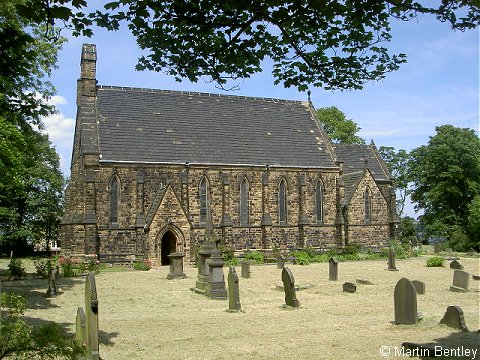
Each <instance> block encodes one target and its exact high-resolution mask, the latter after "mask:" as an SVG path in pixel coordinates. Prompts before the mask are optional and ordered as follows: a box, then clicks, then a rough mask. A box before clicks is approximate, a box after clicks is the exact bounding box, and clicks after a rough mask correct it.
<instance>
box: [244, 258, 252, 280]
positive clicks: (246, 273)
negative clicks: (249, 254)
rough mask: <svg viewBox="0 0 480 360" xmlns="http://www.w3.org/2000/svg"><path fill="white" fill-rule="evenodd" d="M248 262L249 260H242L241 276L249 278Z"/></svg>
mask: <svg viewBox="0 0 480 360" xmlns="http://www.w3.org/2000/svg"><path fill="white" fill-rule="evenodd" d="M250 275H251V274H250V262H249V261H246V260H244V261H242V278H244V279H250Z"/></svg>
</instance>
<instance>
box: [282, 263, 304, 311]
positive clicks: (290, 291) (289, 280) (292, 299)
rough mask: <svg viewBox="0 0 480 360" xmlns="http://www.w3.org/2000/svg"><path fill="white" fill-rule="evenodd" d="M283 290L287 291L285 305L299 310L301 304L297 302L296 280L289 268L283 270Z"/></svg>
mask: <svg viewBox="0 0 480 360" xmlns="http://www.w3.org/2000/svg"><path fill="white" fill-rule="evenodd" d="M282 281H283V289H284V290H285V304H286V305H287V306H291V307H294V308H298V307H299V306H300V303H299V302H298V300H297V294H296V291H295V278H294V277H293V274H292V272H291V271H290V269H289V268H288V267H285V268H283V270H282Z"/></svg>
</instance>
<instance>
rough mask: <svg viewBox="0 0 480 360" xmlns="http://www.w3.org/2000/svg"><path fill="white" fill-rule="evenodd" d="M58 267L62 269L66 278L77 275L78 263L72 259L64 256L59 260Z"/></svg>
mask: <svg viewBox="0 0 480 360" xmlns="http://www.w3.org/2000/svg"><path fill="white" fill-rule="evenodd" d="M58 265H60V266H61V267H62V275H63V276H64V277H72V276H76V275H77V269H76V266H77V265H78V262H77V261H75V260H73V259H72V258H70V257H64V256H62V257H60V258H59V259H58Z"/></svg>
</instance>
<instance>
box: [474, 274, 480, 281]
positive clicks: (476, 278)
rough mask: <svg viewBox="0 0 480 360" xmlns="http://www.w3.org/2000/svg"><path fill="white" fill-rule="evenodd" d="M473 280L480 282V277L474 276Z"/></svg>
mask: <svg viewBox="0 0 480 360" xmlns="http://www.w3.org/2000/svg"><path fill="white" fill-rule="evenodd" d="M472 279H473V280H477V281H478V280H480V275H472Z"/></svg>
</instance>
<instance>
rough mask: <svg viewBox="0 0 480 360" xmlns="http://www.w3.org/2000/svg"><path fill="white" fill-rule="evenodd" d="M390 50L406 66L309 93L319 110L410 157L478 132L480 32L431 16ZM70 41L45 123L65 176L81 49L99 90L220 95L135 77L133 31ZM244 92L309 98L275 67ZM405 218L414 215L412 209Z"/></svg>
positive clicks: (208, 86)
mask: <svg viewBox="0 0 480 360" xmlns="http://www.w3.org/2000/svg"><path fill="white" fill-rule="evenodd" d="M392 25H393V26H392V41H391V42H390V43H389V44H388V45H387V46H388V47H389V48H390V49H392V50H393V51H395V52H397V53H400V52H403V53H406V54H407V59H408V63H406V64H403V65H401V68H400V70H397V71H396V72H393V73H389V74H387V76H386V78H385V79H383V80H381V81H378V82H370V83H368V84H366V86H365V88H364V89H363V90H352V91H336V92H332V91H324V90H322V89H318V88H311V89H310V90H311V101H312V103H313V105H314V106H315V107H316V108H320V107H326V106H336V107H337V108H339V109H340V110H341V111H343V112H344V113H345V114H346V116H347V118H348V119H352V120H353V121H355V122H356V123H357V124H358V125H359V127H360V128H361V130H360V132H359V134H358V135H359V136H361V137H363V138H364V139H366V141H367V142H368V143H369V142H370V141H371V140H373V141H374V142H375V144H376V145H377V147H380V146H392V147H394V148H395V149H396V150H399V149H405V150H407V151H410V150H412V149H414V148H416V147H419V146H422V145H426V144H427V143H428V141H429V137H431V136H434V135H435V127H436V126H439V125H444V124H452V125H454V126H456V127H461V128H471V129H474V130H475V131H476V132H477V134H478V131H479V126H480V124H479V31H478V29H476V30H470V31H466V32H460V31H453V30H451V29H450V27H449V26H448V24H445V23H441V22H439V21H437V20H436V19H435V18H433V17H422V18H420V19H418V20H412V21H410V22H407V23H401V22H398V23H394V24H392ZM62 35H63V36H65V37H67V39H68V42H67V43H65V44H64V46H63V49H62V50H61V51H60V53H59V59H58V69H56V70H54V71H53V73H52V77H51V81H52V83H53V84H54V86H55V88H56V90H57V95H56V96H54V97H53V98H52V99H51V102H52V103H53V104H55V105H56V106H57V108H58V110H59V113H58V114H55V115H53V116H50V117H48V118H45V119H43V121H44V124H45V132H46V133H47V134H48V135H49V138H50V140H51V142H52V144H53V145H54V146H55V147H56V149H57V152H58V153H59V155H60V165H61V169H62V172H63V173H64V175H65V176H69V175H70V159H71V151H72V142H73V134H74V128H75V116H76V104H75V101H76V84H77V79H78V78H79V75H80V54H81V46H82V44H83V43H93V44H96V46H97V80H98V84H99V85H115V86H128V87H140V88H154V89H164V90H179V91H194V92H207V93H223V94H226V92H225V91H223V90H220V89H218V88H216V87H215V84H214V83H210V82H208V81H206V80H200V81H199V82H198V83H191V82H189V81H188V80H185V81H183V82H180V83H179V82H176V81H175V80H174V79H173V77H169V76H167V75H165V74H163V73H156V72H151V71H142V72H139V71H135V64H136V62H137V59H138V57H139V55H140V53H141V51H140V49H139V48H138V46H137V45H136V41H135V38H134V37H133V36H132V35H131V34H130V33H129V32H128V30H121V31H117V32H108V31H106V30H103V29H96V30H95V35H94V36H93V37H91V38H84V37H78V38H75V37H72V36H71V35H70V34H69V33H68V32H67V31H66V30H64V31H63V32H62ZM234 84H236V85H238V87H239V89H238V90H236V91H230V92H227V94H232V95H241V96H255V97H267V98H279V99H289V100H307V98H308V96H307V94H306V92H298V91H297V90H296V89H293V88H289V89H285V88H283V87H282V86H281V85H274V83H273V77H272V76H271V66H269V65H268V62H265V66H264V67H263V72H262V73H259V74H256V75H254V76H252V77H251V78H249V79H245V80H239V81H237V82H236V83H234ZM406 214H407V215H410V216H415V212H414V210H413V206H412V204H408V205H407V207H406Z"/></svg>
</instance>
